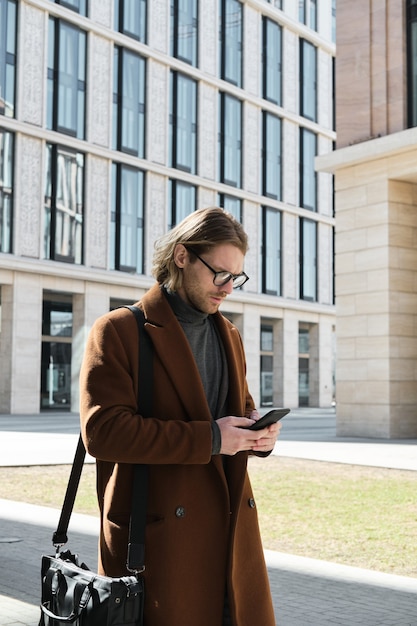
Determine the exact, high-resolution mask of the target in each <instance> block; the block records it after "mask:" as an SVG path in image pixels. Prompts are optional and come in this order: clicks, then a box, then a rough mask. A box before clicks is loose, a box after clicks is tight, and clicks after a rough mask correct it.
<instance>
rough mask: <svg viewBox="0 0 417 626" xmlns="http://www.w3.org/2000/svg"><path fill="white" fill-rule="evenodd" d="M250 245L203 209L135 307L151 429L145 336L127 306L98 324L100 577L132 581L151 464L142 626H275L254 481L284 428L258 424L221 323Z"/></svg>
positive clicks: (86, 423)
mask: <svg viewBox="0 0 417 626" xmlns="http://www.w3.org/2000/svg"><path fill="white" fill-rule="evenodd" d="M247 247H248V242H247V235H246V233H245V232H244V230H243V228H242V226H241V224H239V222H237V221H236V220H235V219H234V218H233V217H232V216H231V215H229V214H227V213H226V212H224V211H223V210H222V209H218V208H211V209H201V210H198V211H195V212H194V213H192V214H191V215H189V216H188V217H186V218H185V219H184V220H183V221H182V222H181V223H180V224H178V225H177V226H176V227H175V228H173V229H172V230H171V231H169V232H168V233H167V234H166V235H165V236H164V237H162V239H160V240H159V242H157V245H156V249H155V256H154V267H153V273H154V276H155V278H156V281H157V282H156V284H155V285H154V286H153V287H152V288H151V289H150V290H149V291H148V292H147V293H146V294H145V296H144V297H143V298H142V299H141V301H140V302H138V303H137V305H138V306H139V307H140V308H141V309H142V310H143V312H144V315H145V318H146V323H145V329H146V331H147V332H148V334H149V336H150V338H151V340H152V344H153V363H152V367H153V410H152V417H146V418H143V417H141V416H140V415H138V414H137V408H136V407H137V399H138V396H139V397H140V394H141V389H140V385H139V389H138V349H140V346H139V344H138V332H137V327H136V321H135V318H134V316H133V315H132V313H131V312H130V311H129V310H128V309H126V308H121V309H117V310H115V311H112V312H111V313H108V314H106V315H104V316H103V317H101V318H100V319H98V320H97V321H96V323H95V324H94V326H93V328H92V330H91V332H90V335H89V339H88V343H87V346H86V351H85V357H84V362H83V366H82V370H81V378H80V380H81V423H82V432H83V438H84V442H85V445H86V448H87V450H88V452H89V453H90V454H92V455H93V456H94V457H96V459H97V475H98V480H97V489H98V501H99V505H100V510H101V533H100V553H99V570H100V572H101V573H104V574H106V575H108V576H119V575H124V574H125V573H126V558H127V538H128V529H129V517H130V506H131V490H132V470H133V465H134V464H135V463H144V464H148V465H149V494H148V504H147V526H146V546H145V555H146V558H145V561H146V570H145V573H144V576H145V596H146V599H145V624H146V626H168V624H172V625H173V626H226V625H232V626H255V625H257V624H259V626H274V625H275V618H274V612H273V607H272V601H271V596H270V590H269V581H268V576H267V570H266V567H265V562H264V557H263V549H262V544H261V539H260V535H259V528H258V520H257V513H256V508H255V502H254V498H253V494H252V491H251V486H250V482H249V478H248V474H247V468H246V466H247V458H248V454H257V455H260V456H266V455H268V454H269V453H270V452H271V451H272V449H273V447H274V444H275V441H276V439H277V436H278V433H279V428H280V427H279V425H273V426H270V427H268V428H264V429H262V430H259V431H251V430H248V426H250V425H251V424H252V423H253V421H254V420H256V419H258V418H259V415H258V413H257V412H256V410H255V407H254V402H253V399H252V397H251V395H250V393H249V390H248V387H247V382H246V375H245V372H246V365H245V355H244V350H243V346H242V340H241V337H240V335H239V332H238V331H237V329H236V328H235V327H234V326H233V324H231V323H230V322H229V321H228V320H227V319H226V318H225V317H223V316H222V315H221V314H220V312H219V311H218V309H219V307H220V305H221V303H222V302H223V300H224V299H225V298H226V297H227V296H228V295H229V294H230V293H231V292H232V290H233V288H234V287H239V286H242V285H243V284H244V283H245V282H246V281H247V280H248V277H247V276H246V274H245V273H244V272H243V262H244V257H245V254H246V251H247Z"/></svg>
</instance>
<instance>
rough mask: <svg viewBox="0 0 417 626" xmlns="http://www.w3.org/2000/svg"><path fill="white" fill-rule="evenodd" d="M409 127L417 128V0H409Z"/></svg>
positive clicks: (407, 11) (407, 10)
mask: <svg viewBox="0 0 417 626" xmlns="http://www.w3.org/2000/svg"><path fill="white" fill-rule="evenodd" d="M406 20H407V26H406V29H407V126H408V128H413V127H415V126H417V0H407V9H406Z"/></svg>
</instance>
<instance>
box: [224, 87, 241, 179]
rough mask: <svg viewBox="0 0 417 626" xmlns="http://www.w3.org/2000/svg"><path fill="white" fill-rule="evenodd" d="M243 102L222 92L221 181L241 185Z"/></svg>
mask: <svg viewBox="0 0 417 626" xmlns="http://www.w3.org/2000/svg"><path fill="white" fill-rule="evenodd" d="M241 109H242V103H241V102H240V100H237V98H234V97H233V96H229V95H228V94H225V93H221V94H220V107H219V111H220V120H219V129H220V133H219V168H220V176H219V178H220V181H221V182H222V183H226V184H227V185H233V186H234V187H240V186H241V178H242V174H241V170H242V121H241V119H242V111H241Z"/></svg>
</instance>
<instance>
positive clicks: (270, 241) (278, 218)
mask: <svg viewBox="0 0 417 626" xmlns="http://www.w3.org/2000/svg"><path fill="white" fill-rule="evenodd" d="M272 220H273V221H274V222H275V224H272V223H271V222H272ZM273 226H274V227H275V228H273ZM274 234H275V235H276V236H274ZM282 241H283V239H282V211H280V210H279V209H274V208H272V207H269V206H263V207H262V263H261V267H262V279H261V283H262V293H265V294H268V295H272V296H281V295H282V258H283V255H282ZM274 253H276V255H277V258H276V259H274V258H273V255H274ZM275 263H276V264H277V269H274V265H275ZM271 268H272V270H271ZM273 283H274V284H273Z"/></svg>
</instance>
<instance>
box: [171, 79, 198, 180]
mask: <svg viewBox="0 0 417 626" xmlns="http://www.w3.org/2000/svg"><path fill="white" fill-rule="evenodd" d="M181 85H182V86H183V89H186V90H187V93H186V94H184V97H183V98H181V97H180V94H181V93H182V92H183V89H181ZM189 90H192V94H191V92H190V91H189ZM191 98H192V105H191V106H189V103H190V99H191ZM197 105H198V83H197V81H196V80H194V79H193V78H190V77H189V76H187V75H186V74H182V73H181V72H176V71H174V70H172V71H171V76H170V109H171V110H170V119H169V121H170V125H169V126H170V161H171V167H174V168H176V169H178V170H182V171H184V172H188V173H190V174H196V173H197V140H198V121H197ZM181 113H182V114H181ZM181 155H183V156H185V157H186V158H187V155H188V158H189V160H188V163H186V162H184V161H185V159H184V158H182V157H181Z"/></svg>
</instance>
